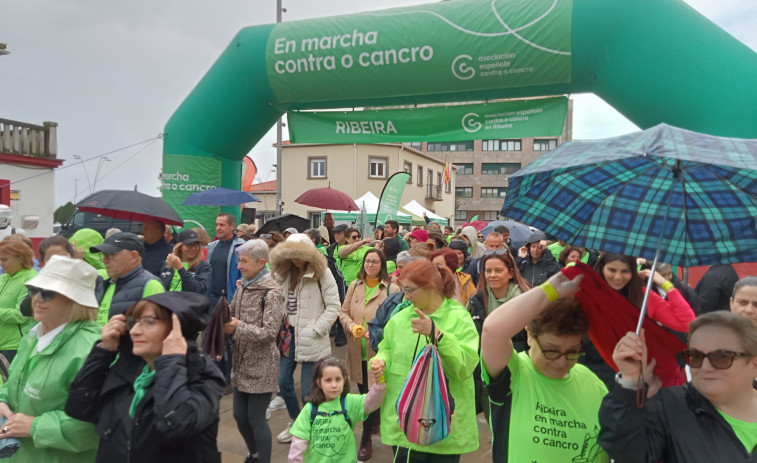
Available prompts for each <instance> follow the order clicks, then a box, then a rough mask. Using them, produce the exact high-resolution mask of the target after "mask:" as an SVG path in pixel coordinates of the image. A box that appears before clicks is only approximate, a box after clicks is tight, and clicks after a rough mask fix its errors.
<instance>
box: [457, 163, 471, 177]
mask: <svg viewBox="0 0 757 463" xmlns="http://www.w3.org/2000/svg"><path fill="white" fill-rule="evenodd" d="M457 175H473V164H472V163H465V164H457Z"/></svg>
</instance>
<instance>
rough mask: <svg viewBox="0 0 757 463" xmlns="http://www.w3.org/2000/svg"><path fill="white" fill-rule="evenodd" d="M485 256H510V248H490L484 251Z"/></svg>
mask: <svg viewBox="0 0 757 463" xmlns="http://www.w3.org/2000/svg"><path fill="white" fill-rule="evenodd" d="M484 255H485V256H509V255H510V250H509V249H507V248H502V249H489V250H486V251H484Z"/></svg>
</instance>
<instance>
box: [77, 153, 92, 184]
mask: <svg viewBox="0 0 757 463" xmlns="http://www.w3.org/2000/svg"><path fill="white" fill-rule="evenodd" d="M74 159H76V160H78V161H79V162H80V163H81V167H82V169H84V175H86V176H87V185H89V194H92V183H90V181H89V172H87V166H85V165H84V159H82V158H81V156H79V155H78V154H74Z"/></svg>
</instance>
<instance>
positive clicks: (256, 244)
mask: <svg viewBox="0 0 757 463" xmlns="http://www.w3.org/2000/svg"><path fill="white" fill-rule="evenodd" d="M236 252H237V256H239V255H241V254H243V253H244V254H247V255H248V256H250V258H252V259H255V260H260V259H265V260H266V262H267V261H268V243H266V242H265V240H261V239H258V238H256V239H252V240H250V241H245V242H244V244H242V245H241V246H239V247H238V248H237V251H236Z"/></svg>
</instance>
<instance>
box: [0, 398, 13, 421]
mask: <svg viewBox="0 0 757 463" xmlns="http://www.w3.org/2000/svg"><path fill="white" fill-rule="evenodd" d="M0 416H3V417H5V418H6V419H8V418H10V417H11V416H13V412H12V411H11V408H10V407H9V406H8V404H7V403H5V402H0Z"/></svg>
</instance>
